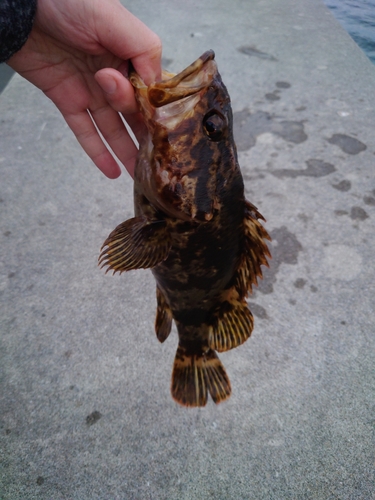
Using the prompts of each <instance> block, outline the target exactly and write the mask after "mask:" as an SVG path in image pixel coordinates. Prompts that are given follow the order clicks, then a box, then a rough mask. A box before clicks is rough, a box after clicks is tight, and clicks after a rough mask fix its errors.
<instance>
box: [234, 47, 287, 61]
mask: <svg viewBox="0 0 375 500" xmlns="http://www.w3.org/2000/svg"><path fill="white" fill-rule="evenodd" d="M237 50H238V52H241V54H246V55H247V56H253V57H258V58H259V59H265V60H267V61H277V59H276V57H274V56H272V55H271V54H267V52H262V51H261V50H258V49H257V48H256V47H255V46H254V45H244V46H242V47H238V48H237Z"/></svg>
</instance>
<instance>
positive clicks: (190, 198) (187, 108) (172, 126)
mask: <svg viewBox="0 0 375 500" xmlns="http://www.w3.org/2000/svg"><path fill="white" fill-rule="evenodd" d="M163 77H165V79H164V80H163V81H161V82H156V83H154V84H152V85H150V86H149V87H147V86H146V85H144V83H143V82H142V80H141V78H140V77H139V76H138V75H136V74H134V73H133V74H132V75H131V82H132V84H133V85H134V87H135V90H136V96H137V100H138V102H139V104H140V108H141V111H142V114H143V116H144V119H145V122H146V125H147V128H148V137H147V138H145V139H144V141H143V142H142V143H141V146H140V153H139V155H138V160H137V165H136V169H135V181H136V182H137V183H139V184H140V186H141V187H140V189H141V190H143V194H144V196H145V197H146V198H147V199H148V200H149V201H150V203H152V204H153V205H154V206H155V207H157V208H158V209H159V210H161V211H162V212H164V213H165V214H166V215H168V216H170V217H174V218H177V219H182V220H190V221H191V220H194V221H197V222H207V221H210V220H211V219H212V218H213V217H214V215H215V213H216V211H217V210H218V209H219V208H220V203H219V201H218V200H220V190H221V189H222V188H223V185H224V184H225V179H226V178H227V177H228V175H230V172H231V170H232V171H234V170H235V166H236V164H237V155H236V150H235V145H234V140H233V135H232V111H231V107H230V99H229V95H228V92H227V90H226V88H225V86H224V84H223V82H222V80H221V77H220V74H219V72H218V70H217V66H216V62H215V61H214V53H213V51H207V52H205V53H204V54H203V55H202V56H201V57H200V58H199V59H197V60H196V61H195V62H194V63H193V64H191V65H190V66H188V67H187V68H186V69H185V70H183V71H182V72H181V73H179V74H177V75H174V76H172V75H171V74H170V73H165V72H164V73H163ZM224 171H225V172H224Z"/></svg>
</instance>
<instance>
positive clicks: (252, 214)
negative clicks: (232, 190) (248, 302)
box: [235, 200, 271, 298]
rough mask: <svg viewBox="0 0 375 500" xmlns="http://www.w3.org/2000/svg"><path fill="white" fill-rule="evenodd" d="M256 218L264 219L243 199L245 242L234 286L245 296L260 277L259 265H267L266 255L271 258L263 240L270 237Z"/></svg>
mask: <svg viewBox="0 0 375 500" xmlns="http://www.w3.org/2000/svg"><path fill="white" fill-rule="evenodd" d="M258 219H262V220H264V218H263V216H262V215H261V214H260V213H259V212H258V210H257V208H256V207H255V206H254V205H252V204H251V203H250V202H248V201H247V200H246V201H245V219H244V229H245V244H244V250H243V254H242V259H241V263H240V265H239V267H238V270H237V273H236V276H235V286H236V288H237V290H238V293H239V295H240V296H241V297H242V298H243V297H246V296H247V294H248V291H250V292H251V290H252V286H253V285H256V284H257V282H258V277H259V278H262V269H261V267H260V266H261V265H264V266H267V267H268V261H267V257H269V258H271V254H270V251H269V249H268V246H267V244H266V242H265V240H269V241H271V237H270V236H269V234H268V233H267V231H266V230H265V229H264V227H263V226H262V224H261V223H260V222H259V220H258Z"/></svg>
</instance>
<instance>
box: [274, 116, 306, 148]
mask: <svg viewBox="0 0 375 500" xmlns="http://www.w3.org/2000/svg"><path fill="white" fill-rule="evenodd" d="M271 132H273V133H274V134H276V135H278V136H280V137H282V138H283V139H285V140H286V141H288V142H293V143H294V144H300V143H301V142H304V141H306V140H307V135H306V134H305V131H304V126H303V122H296V121H291V120H284V121H282V122H278V123H277V122H275V123H274V124H273V127H272V130H271Z"/></svg>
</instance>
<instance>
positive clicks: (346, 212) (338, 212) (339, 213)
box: [334, 210, 349, 217]
mask: <svg viewBox="0 0 375 500" xmlns="http://www.w3.org/2000/svg"><path fill="white" fill-rule="evenodd" d="M348 213H349V212H348V211H347V210H335V212H334V214H335V215H338V216H339V217H341V216H342V215H348Z"/></svg>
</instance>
